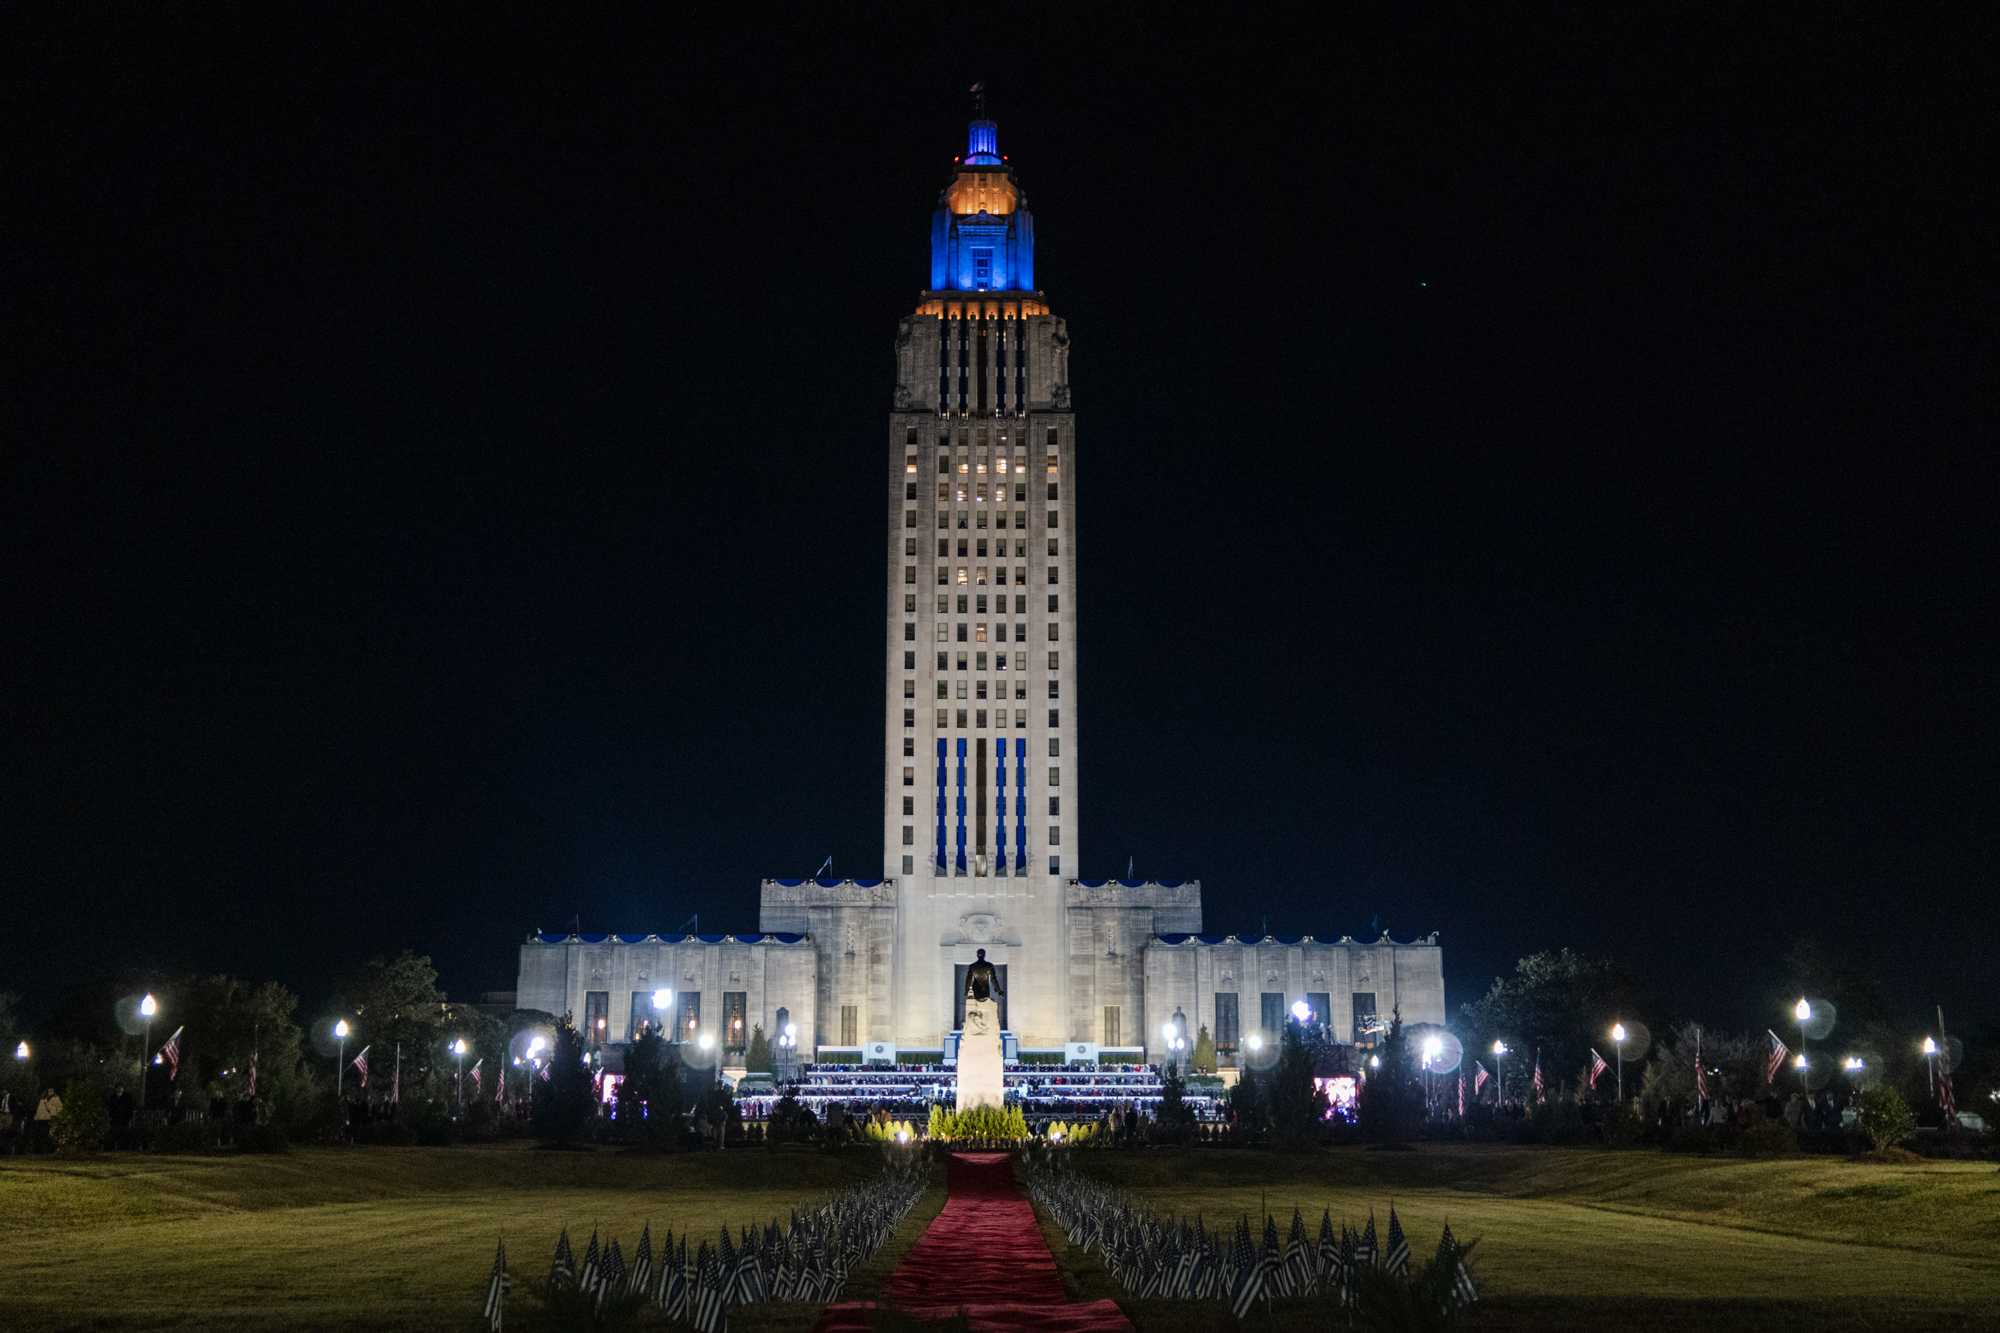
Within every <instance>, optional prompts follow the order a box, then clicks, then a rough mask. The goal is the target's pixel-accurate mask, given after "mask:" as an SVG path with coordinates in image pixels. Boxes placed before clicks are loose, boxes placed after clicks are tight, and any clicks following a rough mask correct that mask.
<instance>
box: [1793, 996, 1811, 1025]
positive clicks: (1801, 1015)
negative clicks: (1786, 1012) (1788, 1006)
mask: <svg viewBox="0 0 2000 1333" xmlns="http://www.w3.org/2000/svg"><path fill="white" fill-rule="evenodd" d="M1792 1017H1793V1018H1796V1019H1798V1020H1799V1022H1801V1023H1803V1022H1805V1021H1806V1020H1807V1019H1808V1018H1811V1017H1812V1006H1811V1005H1809V1004H1807V1003H1806V997H1805V996H1803V995H1801V996H1800V997H1799V1002H1798V1003H1797V1004H1795V1005H1793V1006H1792Z"/></svg>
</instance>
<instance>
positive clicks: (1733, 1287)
mask: <svg viewBox="0 0 2000 1333" xmlns="http://www.w3.org/2000/svg"><path fill="white" fill-rule="evenodd" d="M1084 1163H1085V1165H1086V1167H1087V1169H1089V1170H1091V1171H1092V1172H1094V1173H1096V1174H1098V1175H1100V1176H1102V1177H1104V1178H1106V1179H1108V1180H1111V1181H1113V1182H1115V1183H1117V1184H1120V1185H1123V1186H1125V1187H1127V1188H1129V1189H1131V1190H1133V1191H1134V1193H1136V1194H1138V1195H1139V1196H1141V1197H1142V1198H1143V1199H1144V1200H1145V1201H1146V1202H1148V1203H1149V1204H1151V1205H1152V1206H1153V1207H1155V1208H1156V1209H1160V1210H1163V1211H1174V1212H1179V1213H1183V1214H1195V1213H1200V1214H1204V1215H1206V1216H1207V1217H1208V1218H1209V1219H1210V1224H1211V1225H1214V1224H1215V1223H1216V1222H1217V1221H1226V1222H1227V1224H1229V1225H1233V1224H1234V1220H1235V1218H1236V1216H1237V1214H1239V1213H1243V1212H1247V1213H1248V1214H1249V1215H1250V1216H1251V1218H1252V1221H1253V1224H1254V1223H1255V1221H1256V1218H1257V1217H1258V1214H1259V1210H1260V1208H1262V1207H1265V1206H1268V1207H1269V1209H1270V1210H1271V1211H1272V1212H1273V1213H1275V1214H1277V1216H1278V1219H1279V1229H1280V1231H1281V1232H1282V1231H1283V1230H1284V1229H1285V1227H1286V1226H1287V1224H1288V1223H1289V1221H1290V1218H1291V1211H1292V1207H1293V1205H1294V1204H1297V1205H1298V1206H1299V1207H1300V1209H1301V1210H1302V1211H1303V1212H1304V1213H1305V1215H1306V1219H1307V1225H1308V1228H1309V1229H1310V1230H1311V1231H1312V1232H1314V1233H1315V1234H1316V1233H1317V1230H1318V1225H1319V1216H1320V1209H1321V1208H1322V1207H1331V1209H1332V1210H1333V1216H1334V1219H1335V1222H1336V1223H1338V1222H1339V1221H1340V1219H1341V1218H1343V1217H1345V1218H1347V1219H1349V1220H1351V1221H1353V1222H1355V1223H1356V1224H1357V1225H1358V1224H1359V1223H1360V1222H1361V1221H1362V1220H1364V1219H1365V1218H1366V1216H1367V1213H1368V1210H1369V1208H1370V1207H1373V1208H1374V1210H1375V1214H1376V1221H1377V1225H1378V1227H1381V1226H1386V1223H1387V1205H1388V1203H1389V1201H1390V1200H1391V1199H1394V1201H1395V1203H1396V1210H1397V1212H1398V1214H1399V1215H1400V1216H1401V1217H1402V1219H1403V1222H1404V1226H1405V1227H1406V1229H1407V1230H1408V1231H1409V1233H1410V1237H1411V1244H1412V1247H1413V1249H1414V1250H1415V1251H1416V1252H1417V1254H1418V1255H1419V1257H1427V1256H1428V1254H1429V1252H1430V1251H1431V1250H1432V1249H1434V1248H1435V1246H1436V1244H1437V1237H1438V1232H1439V1230H1440V1228H1441V1227H1442V1226H1443V1224H1444V1223H1445V1222H1446V1221H1447V1220H1448V1221H1449V1222H1450V1223H1451V1226H1452V1230H1453V1232H1454V1233H1455V1234H1457V1235H1458V1236H1459V1238H1460V1239H1461V1240H1477V1241H1479V1249H1478V1253H1477V1260H1478V1262H1477V1265H1476V1267H1477V1272H1478V1274H1479V1280H1480V1287H1481V1291H1482V1294H1483V1295H1484V1296H1485V1297H1486V1300H1485V1301H1484V1302H1483V1303H1482V1308H1481V1310H1480V1316H1479V1318H1478V1319H1477V1320H1476V1321H1475V1322H1474V1324H1473V1327H1475V1328H1492V1329H1530V1328H1532V1329H1536V1330H1549V1329H1598V1328H1606V1327H1610V1326H1613V1325H1614V1324H1616V1325H1627V1326H1630V1327H1633V1328H1644V1329H1675V1330H1679V1329H1686V1330H1697V1329H1699V1330H1726V1329H1745V1330H1753V1329H1754V1330H1773V1329H1800V1330H1807V1329H1810V1330H1814V1333H1823V1331H1824V1330H1829V1329H1834V1330H1846V1329H1857V1330H1858V1329H1871V1330H1872V1329H1901V1328H1911V1329H1915V1328H1926V1329H1938V1328H1953V1329H1973V1328H1981V1329H2000V1172H1996V1171H1995V1169H1994V1167H1993V1165H1992V1164H1991V1163H1984V1164H1976V1163H1950V1162H1924V1163H1919V1164H1911V1165H1907V1166H1903V1165H1877V1164H1873V1163H1857V1162H1848V1161H1843V1160H1838V1159H1831V1158H1786V1159H1781V1160H1768V1161H1743V1160H1735V1159H1722V1158H1699V1157H1681V1156H1667V1155H1662V1154H1660V1153H1656V1152H1626V1153H1611V1152H1603V1151H1589V1150H1565V1149H1537V1148H1502V1147H1495V1148H1477V1147H1434V1148H1423V1149H1420V1150H1418V1151H1415V1152H1404V1153H1389V1152H1368V1151H1364V1150H1361V1149H1339V1150H1335V1151H1331V1152H1321V1153H1313V1154H1306V1155H1299V1156H1285V1155H1278V1154H1268V1153H1248V1152H1232V1151H1214V1152H1195V1153H1179V1154H1151V1153H1138V1154H1118V1153H1105V1154H1099V1155H1095V1156H1091V1157H1088V1158H1085V1159H1084ZM1059 1241H1060V1237H1059V1236H1057V1237H1055V1238H1054V1241H1052V1245H1053V1246H1054V1248H1056V1250H1057V1253H1058V1255H1059V1257H1062V1258H1063V1259H1064V1262H1065V1263H1066V1264H1067V1266H1068V1267H1069V1269H1070V1276H1071V1280H1072V1285H1073V1287H1074V1288H1075V1290H1076V1292H1077V1294H1079V1295H1084V1296H1099V1295H1107V1296H1113V1297H1117V1296H1118V1295H1119V1293H1118V1292H1117V1291H1116V1290H1115V1289H1114V1288H1113V1287H1112V1286H1110V1284H1109V1281H1108V1278H1106V1277H1105V1275H1104V1274H1103V1273H1102V1270H1101V1269H1100V1268H1099V1267H1098V1266H1097V1265H1096V1264H1095V1262H1093V1261H1082V1262H1079V1261H1078V1260H1077V1258H1076V1256H1075V1255H1073V1254H1066V1253H1065V1249H1064V1247H1063V1246H1061V1245H1060V1244H1059V1243H1057V1242H1059ZM1126 1304H1127V1308H1128V1309H1129V1310H1130V1311H1131V1312H1132V1314H1133V1315H1134V1318H1135V1322H1137V1323H1138V1324H1139V1326H1140V1327H1141V1328H1166V1329H1178V1328H1196V1327H1206V1326H1212V1316H1206V1315H1204V1316H1202V1317H1193V1315H1192V1312H1191V1311H1188V1310H1186V1309H1176V1308H1174V1306H1173V1305H1172V1304H1171V1303H1163V1302H1161V1303H1146V1304H1144V1305H1133V1304H1131V1303H1126ZM1277 1313H1278V1314H1279V1315H1280V1316H1281V1318H1280V1319H1279V1321H1278V1322H1280V1323H1283V1322H1286V1320H1285V1319H1284V1318H1282V1316H1285V1315H1287V1314H1292V1313H1295V1314H1297V1315H1299V1316H1302V1317H1307V1318H1310V1316H1311V1315H1312V1313H1313V1312H1312V1311H1309V1310H1305V1309H1300V1310H1297V1311H1285V1310H1280V1311H1278V1312H1277Z"/></svg>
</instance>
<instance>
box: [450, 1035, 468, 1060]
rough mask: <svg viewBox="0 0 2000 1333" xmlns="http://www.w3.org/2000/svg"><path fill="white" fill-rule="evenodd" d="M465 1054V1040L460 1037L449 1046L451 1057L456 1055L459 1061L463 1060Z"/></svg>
mask: <svg viewBox="0 0 2000 1333" xmlns="http://www.w3.org/2000/svg"><path fill="white" fill-rule="evenodd" d="M465 1052H466V1045H465V1038H463V1037H460V1038H459V1039H458V1040H457V1041H455V1042H453V1043H452V1044H451V1053H452V1054H453V1055H456V1056H458V1057H460V1058H461V1059H463V1058H464V1056H465Z"/></svg>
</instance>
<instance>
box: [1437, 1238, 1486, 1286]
mask: <svg viewBox="0 0 2000 1333" xmlns="http://www.w3.org/2000/svg"><path fill="white" fill-rule="evenodd" d="M1447 1260H1449V1261H1450V1263H1451V1265H1452V1270H1453V1271H1452V1279H1451V1292H1452V1297H1453V1299H1455V1300H1456V1301H1457V1302H1458V1303H1459V1304H1460V1305H1470V1304H1472V1303H1473V1302H1474V1301H1476V1300H1478V1299H1479V1288H1478V1287H1476V1286H1474V1285H1473V1283H1472V1274H1471V1272H1470V1271H1468V1270H1467V1269H1466V1266H1465V1250H1464V1248H1463V1247H1462V1246H1460V1245H1459V1243H1458V1238H1457V1237H1455V1236H1453V1235H1452V1234H1451V1223H1449V1222H1447V1223H1445V1224H1444V1235H1442V1236H1440V1237H1438V1253H1437V1262H1438V1263H1440V1264H1442V1263H1444V1262H1446V1261H1447Z"/></svg>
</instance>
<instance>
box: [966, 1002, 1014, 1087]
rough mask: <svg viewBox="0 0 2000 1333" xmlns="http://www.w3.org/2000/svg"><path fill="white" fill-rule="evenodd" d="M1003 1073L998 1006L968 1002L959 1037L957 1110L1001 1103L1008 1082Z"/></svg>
mask: <svg viewBox="0 0 2000 1333" xmlns="http://www.w3.org/2000/svg"><path fill="white" fill-rule="evenodd" d="M1002 1070H1003V1066H1002V1064H1001V1060H1000V1006H999V1004H997V1003H996V1002H994V1001H992V1000H967V1001H966V1002H965V1026H964V1027H963V1028H961V1029H960V1030H959V1036H958V1105H957V1109H958V1110H961V1111H963V1110H965V1109H966V1108H967V1107H969V1106H1000V1105H1002V1104H1004V1103H1005V1102H1006V1100H1007V1095H1006V1087H1007V1080H1006V1078H1005V1076H1004V1074H1003V1072H1002Z"/></svg>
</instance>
